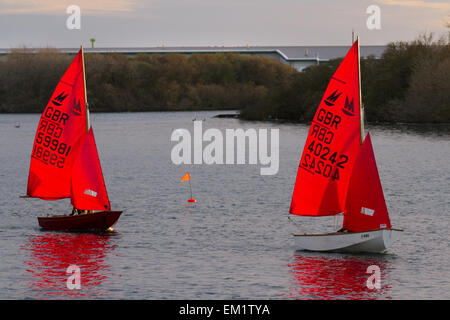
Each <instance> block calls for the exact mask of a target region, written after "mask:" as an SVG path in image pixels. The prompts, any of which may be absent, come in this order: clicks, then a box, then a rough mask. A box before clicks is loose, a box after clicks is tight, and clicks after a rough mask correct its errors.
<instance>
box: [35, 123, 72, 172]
mask: <svg viewBox="0 0 450 320" xmlns="http://www.w3.org/2000/svg"><path fill="white" fill-rule="evenodd" d="M62 131H63V128H62V127H61V126H59V125H58V124H55V123H53V122H52V121H48V120H44V119H42V120H41V122H40V123H39V128H38V133H37V134H36V139H35V142H36V143H35V144H34V148H33V153H32V156H33V157H35V158H37V159H39V160H41V161H43V162H44V163H47V164H51V165H56V166H57V167H58V168H63V167H64V161H65V158H66V157H67V156H68V155H69V152H70V149H71V146H70V145H67V144H66V143H64V142H60V141H59V138H60V137H61V134H62Z"/></svg>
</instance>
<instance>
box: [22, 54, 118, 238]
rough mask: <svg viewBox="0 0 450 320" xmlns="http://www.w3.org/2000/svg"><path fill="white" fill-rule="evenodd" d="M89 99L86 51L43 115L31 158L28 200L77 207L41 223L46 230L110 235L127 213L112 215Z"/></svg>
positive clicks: (42, 218)
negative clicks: (66, 202)
mask: <svg viewBox="0 0 450 320" xmlns="http://www.w3.org/2000/svg"><path fill="white" fill-rule="evenodd" d="M86 97H87V95H86V81H85V74H84V55H83V47H81V49H80V51H79V52H78V54H77V55H76V56H75V58H74V60H73V62H72V63H71V65H70V66H69V68H68V69H67V70H66V72H65V74H64V75H63V77H62V78H61V80H60V82H59V83H58V85H57V87H56V89H55V91H54V92H53V95H52V97H51V99H50V101H49V103H48V104H47V106H46V108H45V109H44V112H43V113H42V116H41V118H40V120H39V124H38V128H37V132H36V137H35V140H34V145H33V151H32V154H31V161H30V172H29V176H28V187H27V197H34V198H40V199H43V200H58V199H65V198H70V200H71V203H72V205H73V207H74V210H73V212H72V213H73V214H72V215H52V216H42V217H38V222H39V225H40V226H41V227H42V228H44V229H49V230H92V229H94V230H108V229H109V228H111V226H112V225H114V224H115V223H116V222H117V220H118V219H119V217H120V215H121V213H122V211H111V205H110V202H109V198H108V194H107V191H106V186H105V181H104V179H103V173H102V168H101V165H100V161H99V158H98V152H97V147H96V144H95V138H94V133H93V130H92V127H91V126H90V123H89V109H88V104H87V98H86ZM75 208H78V209H77V210H75ZM94 210H98V211H96V212H94ZM75 213H78V214H75Z"/></svg>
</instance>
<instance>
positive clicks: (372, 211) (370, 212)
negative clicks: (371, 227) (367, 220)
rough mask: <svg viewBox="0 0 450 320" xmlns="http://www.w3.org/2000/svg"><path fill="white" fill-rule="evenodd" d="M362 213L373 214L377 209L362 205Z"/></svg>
mask: <svg viewBox="0 0 450 320" xmlns="http://www.w3.org/2000/svg"><path fill="white" fill-rule="evenodd" d="M361 213H362V214H365V215H368V216H373V214H374V213H375V210H373V209H369V208H364V207H361Z"/></svg>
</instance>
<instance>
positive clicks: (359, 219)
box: [343, 133, 391, 232]
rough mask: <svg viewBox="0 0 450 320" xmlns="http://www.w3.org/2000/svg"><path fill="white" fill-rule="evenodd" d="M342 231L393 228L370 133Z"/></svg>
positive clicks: (352, 183)
mask: <svg viewBox="0 0 450 320" xmlns="http://www.w3.org/2000/svg"><path fill="white" fill-rule="evenodd" d="M343 227H344V229H346V230H349V231H352V232H359V231H369V230H377V229H385V228H388V229H390V228H391V223H390V221H389V214H388V210H387V207H386V202H385V199H384V195H383V189H382V187H381V182H380V177H379V175H378V169H377V164H376V162H375V155H374V152H373V148H372V141H371V139H370V134H369V133H368V134H367V136H366V138H365V139H364V142H363V144H362V146H361V150H360V151H359V154H358V157H357V158H356V161H355V164H354V166H353V172H352V175H351V178H350V182H349V188H348V194H347V203H346V209H345V213H344V225H343Z"/></svg>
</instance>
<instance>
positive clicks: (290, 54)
mask: <svg viewBox="0 0 450 320" xmlns="http://www.w3.org/2000/svg"><path fill="white" fill-rule="evenodd" d="M58 49H59V50H60V51H62V52H65V53H76V52H77V51H78V50H79V49H78V48H58ZM349 49H350V46H244V47H137V48H120V47H117V48H85V52H86V53H113V52H117V53H122V54H127V55H135V54H138V53H148V54H165V53H181V54H194V53H219V52H234V53H241V54H248V55H257V56H264V57H268V58H272V59H276V60H278V61H280V62H282V63H285V64H287V65H290V66H292V67H293V68H295V69H297V70H299V71H301V70H303V69H304V68H306V67H308V66H310V65H315V64H319V63H321V62H324V61H328V60H330V59H335V58H339V57H344V56H345V54H346V53H347V51H348V50H349ZM385 49H386V46H361V57H368V56H373V57H375V58H380V57H381V55H382V54H383V52H384V50H385ZM10 51H11V49H0V55H4V54H7V53H8V52H10Z"/></svg>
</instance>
